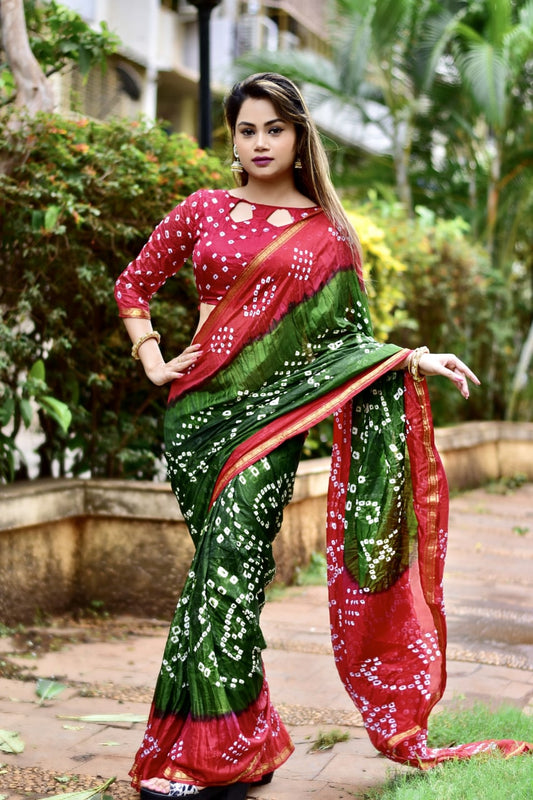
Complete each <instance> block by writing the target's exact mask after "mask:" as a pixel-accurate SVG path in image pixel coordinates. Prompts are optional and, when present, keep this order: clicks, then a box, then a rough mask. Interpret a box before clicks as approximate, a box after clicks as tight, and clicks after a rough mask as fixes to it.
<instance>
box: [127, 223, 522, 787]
mask: <svg viewBox="0 0 533 800" xmlns="http://www.w3.org/2000/svg"><path fill="white" fill-rule="evenodd" d="M302 231H305V242H306V250H305V253H306V258H307V259H308V260H312V261H313V270H309V272H308V274H307V273H306V279H305V280H302V279H301V274H300V273H298V271H297V270H296V269H293V267H294V263H295V256H294V251H296V250H297V248H296V247H294V246H293V238H294V236H296V233H300V234H302ZM341 244H342V243H340V244H339V240H338V237H336V234H335V232H334V231H333V232H332V228H331V226H330V227H327V224H326V223H325V218H324V217H323V215H318V216H313V217H311V218H309V219H308V220H306V221H305V227H304V225H303V224H302V223H301V222H300V223H297V224H295V225H294V226H292V228H289V229H288V230H287V231H285V232H284V234H283V236H280V239H279V241H278V242H277V246H270V247H269V248H267V250H265V252H263V253H262V254H260V255H261V257H258V258H257V259H255V260H254V262H253V264H252V268H248V269H247V270H246V273H245V274H244V275H243V277H242V279H241V280H238V281H236V283H235V287H234V288H232V289H231V290H230V291H229V292H228V294H227V295H226V296H225V297H224V299H223V300H222V301H221V303H220V304H219V305H218V306H217V307H216V308H215V310H214V311H213V312H212V314H211V316H210V317H209V319H208V321H207V323H206V325H205V326H204V327H203V328H202V329H201V331H200V333H199V335H198V336H197V337H196V339H195V341H196V342H197V343H199V344H200V345H201V347H202V351H203V352H204V357H203V358H202V360H201V361H200V362H199V363H198V366H195V367H193V368H191V369H190V371H189V373H188V374H187V375H185V376H184V378H182V379H180V380H179V381H175V382H174V384H173V386H172V389H171V392H170V397H169V407H168V410H167V415H166V419H165V442H166V450H167V460H168V472H169V478H170V480H171V483H172V487H173V489H174V492H175V494H176V497H177V499H178V501H179V504H180V507H181V510H182V513H183V516H184V519H185V521H186V522H187V525H188V527H189V530H190V533H191V536H192V539H193V541H194V544H195V548H196V551H195V556H194V560H193V562H192V564H191V568H190V571H189V575H188V578H187V581H186V584H185V587H184V589H183V592H182V595H181V597H180V600H179V602H178V605H177V608H176V614H175V617H174V620H173V622H172V624H171V627H170V633H169V638H168V642H167V646H166V650H165V654H164V658H163V664H162V668H161V672H160V676H159V680H158V683H157V686H156V690H155V695H154V701H153V704H152V709H151V713H150V719H149V723H148V727H147V730H146V734H145V738H144V741H143V744H142V746H141V748H140V750H139V752H138V754H137V757H136V761H135V765H134V767H133V769H132V772H131V774H132V778H133V781H132V782H133V784H134V785H136V786H138V785H139V781H140V780H141V779H142V778H148V777H153V776H161V777H167V778H170V779H173V780H182V781H185V782H190V783H196V784H198V785H209V784H224V783H232V782H235V781H249V780H255V779H257V778H260V777H261V776H262V775H263V774H264V773H266V772H269V771H271V770H272V769H275V768H276V767H278V766H279V765H280V764H282V763H283V762H284V761H285V760H286V759H287V758H288V757H289V755H290V753H291V752H292V744H291V742H290V738H289V736H288V734H287V731H286V729H285V728H284V726H283V724H282V722H281V721H280V719H279V716H278V714H277V712H276V711H275V709H274V708H273V706H272V705H271V703H270V698H269V693H268V684H267V681H266V678H265V675H264V669H263V662H262V657H261V653H262V650H263V648H264V647H265V641H264V639H263V636H262V633H261V629H260V625H259V618H260V612H261V608H262V605H263V603H264V597H265V595H264V590H265V587H266V585H267V584H268V583H269V581H270V580H271V579H272V577H273V574H274V563H273V559H272V542H273V540H274V537H275V536H276V534H277V532H278V530H279V528H280V525H281V521H282V517H283V509H284V507H285V505H286V503H287V502H288V501H289V499H290V497H291V494H292V489H293V483H294V477H295V473H296V468H297V464H298V460H299V456H300V451H301V447H302V442H303V439H304V437H305V433H306V431H307V430H308V429H309V428H310V427H311V426H312V425H314V424H316V423H317V422H319V421H320V420H322V419H324V418H325V417H327V416H329V415H330V414H332V413H334V414H335V426H334V428H335V436H334V446H333V454H332V465H331V476H330V489H329V497H328V513H327V554H328V584H329V593H330V619H331V631H332V643H333V650H334V655H335V660H336V664H337V667H338V670H339V674H340V677H341V679H342V681H343V683H344V685H345V687H346V689H347V691H348V692H349V694H350V696H351V697H352V699H353V700H354V702H355V704H356V705H357V707H358V708H359V710H360V711H361V713H362V715H363V719H364V722H365V726H366V729H367V731H368V733H369V736H370V738H371V740H372V742H373V743H374V745H375V746H376V747H377V748H378V749H379V750H380V751H381V752H383V753H384V754H385V755H387V756H388V757H389V758H391V759H393V760H396V761H399V762H402V763H409V764H413V765H415V766H419V767H421V768H427V767H429V766H433V765H434V764H436V763H437V762H438V761H440V760H444V759H446V758H454V757H464V756H469V755H471V754H472V753H474V752H479V751H481V750H486V749H491V748H493V747H495V746H497V747H500V749H502V750H503V751H504V752H518V751H520V750H527V749H531V746H530V745H526V744H523V743H516V742H512V743H505V742H499V743H494V742H481V743H475V744H472V745H464V746H461V747H457V748H448V749H441V750H432V749H430V748H428V746H427V720H428V716H429V713H430V711H431V709H432V708H433V707H434V705H435V703H436V702H437V701H438V700H439V699H440V697H441V696H442V693H443V690H444V686H445V681H446V670H445V647H446V626H445V618H444V608H443V598H442V573H443V567H444V557H445V551H446V537H447V513H448V493H447V486H446V478H445V475H444V471H443V468H442V464H441V462H440V459H439V457H438V454H437V452H436V450H435V446H434V442H433V430H432V426H431V416H430V411H429V401H428V396H427V391H426V388H425V384H423V383H417V384H415V383H414V382H413V381H412V380H411V379H410V378H409V377H408V376H404V372H403V371H399V372H398V371H396V367H397V366H398V365H399V364H400V363H401V362H403V361H404V360H405V357H406V354H407V351H405V350H402V349H401V348H398V347H396V346H394V345H388V344H387V345H384V344H380V343H379V342H377V341H375V340H374V338H373V337H372V330H371V325H370V321H369V314H368V308H367V304H366V298H365V296H364V294H363V293H362V291H361V287H360V282H359V277H358V275H357V273H356V272H355V271H354V270H353V269H352V268H351V267H347V266H346V263H345V261H344V260H343V258H342V257H340V255H339V253H344V254H345V248H344V249H343V248H342V246H341ZM299 246H301V244H300V245H299ZM291 265H292V266H291Z"/></svg>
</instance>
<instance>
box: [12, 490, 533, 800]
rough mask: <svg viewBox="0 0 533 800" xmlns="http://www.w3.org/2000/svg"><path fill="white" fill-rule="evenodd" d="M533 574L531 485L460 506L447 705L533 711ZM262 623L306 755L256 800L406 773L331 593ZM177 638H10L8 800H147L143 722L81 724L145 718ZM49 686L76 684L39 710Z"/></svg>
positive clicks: (357, 793) (308, 593) (38, 634)
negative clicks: (391, 752) (355, 691)
mask: <svg viewBox="0 0 533 800" xmlns="http://www.w3.org/2000/svg"><path fill="white" fill-rule="evenodd" d="M532 575H533V485H532V484H528V485H525V486H523V487H521V488H520V489H519V490H517V491H515V492H513V493H512V494H506V495H501V494H491V493H490V492H488V491H486V490H476V491H473V492H468V493H466V494H464V495H461V496H459V497H456V498H454V499H453V500H452V504H451V519H450V545H449V553H448V560H447V569H446V584H445V585H446V603H447V613H448V623H449V648H448V686H447V689H446V693H445V696H444V698H443V701H442V705H443V706H444V705H446V704H450V703H454V702H456V701H457V698H458V697H464V698H465V701H466V702H473V701H475V700H480V701H482V702H484V703H488V704H497V703H500V702H502V701H504V702H507V703H512V704H515V705H517V706H519V707H521V708H523V709H525V710H526V712H527V713H533V625H532V621H533V605H532V601H531V596H532V595H531V588H532V578H531V576H532ZM263 627H264V632H265V636H266V639H267V641H268V643H269V647H268V649H267V651H266V652H265V662H266V669H267V674H268V679H269V684H270V689H271V694H272V697H273V698H274V700H275V703H276V706H277V707H278V709H279V710H280V712H281V713H282V716H283V718H284V720H285V721H286V723H287V725H288V727H289V729H290V731H291V735H292V737H293V740H294V743H295V746H296V751H295V753H294V755H293V756H292V757H291V758H290V759H289V761H288V762H287V764H285V765H284V766H283V767H282V768H281V769H280V770H279V771H278V772H277V773H276V777H275V779H274V781H273V783H272V784H270V785H269V786H265V787H261V788H256V789H253V790H252V791H250V795H249V796H250V798H257V800H259V799H260V798H261V800H295V798H297V800H311V798H318V797H320V800H349V799H350V800H354V798H361V797H362V796H363V793H364V791H365V790H366V789H368V788H369V787H371V786H379V785H381V784H382V783H383V782H385V780H387V779H388V778H389V777H391V776H392V775H393V774H394V773H395V771H398V770H405V769H406V768H404V767H398V766H396V765H394V764H392V763H391V762H389V761H387V760H386V759H385V758H383V757H382V756H380V755H378V754H377V753H376V751H375V750H374V748H373V747H372V746H371V745H370V742H369V740H368V737H367V735H366V733H365V731H364V729H363V728H362V727H361V719H360V716H359V714H358V712H357V711H356V710H355V709H354V706H353V705H352V703H351V701H350V700H349V698H348V695H347V694H346V693H345V691H344V689H343V687H342V685H341V683H340V681H339V678H338V676H337V672H336V669H335V665H334V662H333V657H332V655H331V647H330V643H329V622H328V611H327V600H326V589H325V587H321V586H319V587H316V586H314V587H293V588H291V589H289V590H287V591H286V592H284V593H283V594H282V596H281V599H278V600H271V601H269V602H268V603H267V605H266V607H265V610H264V614H263ZM166 628H167V623H166V622H165V623H162V622H160V621H151V620H136V619H128V618H125V617H122V618H120V619H116V620H108V621H102V622H99V623H98V622H94V623H86V624H84V625H82V624H79V625H72V624H71V625H70V626H69V627H65V625H63V626H61V623H60V621H57V624H56V627H55V628H43V629H36V630H32V631H30V632H28V631H25V632H20V633H18V634H16V635H15V636H14V637H2V638H0V667H1V668H2V669H1V670H0V675H3V676H4V677H0V720H1V722H0V728H2V729H6V730H9V731H17V732H18V733H19V734H20V736H21V738H22V740H23V741H24V743H25V748H24V750H23V752H21V753H19V754H4V753H1V752H0V764H1V765H2V766H1V767H0V797H1V796H5V797H6V798H9V800H22V799H23V798H25V800H28V798H30V800H34V799H36V798H44V797H47V796H50V795H52V794H58V793H60V792H63V791H65V792H66V791H75V790H77V789H82V788H87V787H89V786H97V785H98V784H99V783H102V782H103V780H105V779H107V778H109V777H111V776H116V778H117V782H116V783H115V784H114V785H113V786H112V787H111V788H110V789H109V791H108V794H109V795H110V796H112V797H113V800H136V799H137V798H138V795H137V793H135V792H133V790H132V789H131V788H130V787H129V784H128V779H127V773H128V769H129V767H130V763H131V759H132V754H133V753H134V751H135V750H136V749H137V747H138V745H139V743H140V738H141V735H142V730H143V725H142V724H141V723H140V722H121V723H116V722H109V723H108V724H95V723H91V722H87V721H85V722H81V721H79V720H76V719H73V718H75V717H79V716H85V715H94V714H99V715H101V714H112V715H116V714H133V715H136V716H137V717H144V716H146V714H147V712H148V706H149V703H150V699H151V693H152V687H153V685H154V683H155V679H156V675H157V672H158V669H159V665H160V659H161V654H162V650H163V646H164V642H165V638H166ZM32 637H33V639H32ZM28 638H29V639H30V641H32V644H29V642H28ZM58 647H59V649H54V648H58ZM21 648H22V649H23V651H24V652H23V653H21ZM38 678H47V679H55V680H58V681H62V682H64V683H65V684H66V687H67V688H66V689H65V690H64V691H63V692H61V694H59V695H58V696H57V697H56V698H54V699H51V700H47V701H45V702H39V698H38V697H37V695H36V692H35V687H36V682H37V679H38ZM332 729H337V730H339V731H341V732H347V733H348V734H349V738H348V740H347V741H342V742H337V743H336V744H335V745H334V747H333V748H332V749H330V750H323V751H319V752H310V748H311V744H312V743H313V742H314V741H315V740H316V738H317V736H318V735H319V733H325V732H330V731H331V730H332Z"/></svg>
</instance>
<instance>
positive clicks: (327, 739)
mask: <svg viewBox="0 0 533 800" xmlns="http://www.w3.org/2000/svg"><path fill="white" fill-rule="evenodd" d="M349 738H350V734H349V733H348V732H347V731H339V730H337V728H334V729H333V730H331V731H326V732H324V731H319V733H318V736H317V737H316V739H315V741H314V742H313V744H312V745H311V747H310V748H309V751H308V752H309V753H314V752H316V751H318V750H331V748H332V747H334V746H335V745H336V744H337V742H347V741H348V740H349Z"/></svg>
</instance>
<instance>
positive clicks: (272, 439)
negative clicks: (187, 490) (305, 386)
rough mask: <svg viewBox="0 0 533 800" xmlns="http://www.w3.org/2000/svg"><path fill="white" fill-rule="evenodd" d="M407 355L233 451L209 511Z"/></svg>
mask: <svg viewBox="0 0 533 800" xmlns="http://www.w3.org/2000/svg"><path fill="white" fill-rule="evenodd" d="M409 353H410V350H406V349H402V350H399V351H398V352H397V353H395V354H394V355H393V356H389V357H388V358H386V359H384V360H383V361H380V362H379V363H378V364H375V365H374V366H372V367H370V368H368V369H366V370H365V371H364V372H362V373H361V374H360V375H357V376H356V377H355V378H352V379H351V380H349V381H347V382H346V383H345V384H343V385H342V386H340V387H338V388H337V389H333V390H331V391H330V392H327V393H326V394H325V395H324V396H323V397H320V398H318V399H317V400H315V401H313V402H311V403H309V404H308V405H306V406H304V407H303V408H298V409H294V410H293V411H290V412H288V413H287V414H284V415H283V416H281V417H278V418H277V419H275V420H273V421H272V422H271V423H270V424H268V425H265V427H264V428H262V429H261V430H260V431H258V432H257V433H256V434H254V436H252V437H250V438H249V439H247V440H246V441H245V442H243V443H242V444H240V445H239V446H238V447H236V448H235V450H234V451H233V453H232V454H231V456H230V457H229V458H228V460H227V461H226V463H225V465H224V467H223V468H222V470H221V471H220V474H219V476H218V478H217V481H216V483H215V486H214V488H213V494H212V497H211V502H210V505H209V507H210V508H211V506H212V505H213V503H214V502H215V501H216V499H217V497H218V496H219V495H220V493H221V492H222V491H223V489H224V488H225V487H226V486H227V485H228V483H229V482H230V481H231V480H233V478H235V477H236V476H237V475H238V474H239V473H240V472H242V471H243V470H245V469H246V468H247V467H249V466H251V465H252V464H254V463H255V462H256V461H258V460H259V459H260V458H263V457H264V456H266V455H268V453H270V452H272V450H274V449H275V448H276V447H277V446H278V445H280V444H282V442H284V441H286V440H287V439H290V438H291V437H293V436H297V435H298V434H299V433H305V432H306V431H307V430H309V428H310V427H312V426H313V425H316V424H317V423H318V422H320V421H321V420H323V419H325V417H327V416H329V415H330V414H332V413H333V412H334V411H336V410H337V409H339V408H341V407H342V406H343V405H344V404H345V403H346V402H348V400H351V398H352V397H354V396H355V395H356V394H359V392H361V391H363V389H366V388H367V387H368V386H370V384H372V383H374V381H376V380H377V379H378V378H381V377H382V376H383V375H385V374H386V373H387V372H390V371H391V370H393V369H394V368H395V367H397V366H398V364H401V362H402V361H405V358H406V357H407V355H408V354H409Z"/></svg>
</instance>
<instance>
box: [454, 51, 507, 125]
mask: <svg viewBox="0 0 533 800" xmlns="http://www.w3.org/2000/svg"><path fill="white" fill-rule="evenodd" d="M457 64H458V67H459V70H460V71H461V74H462V75H463V77H464V80H465V82H466V83H467V84H468V86H469V88H470V91H471V93H472V97H473V98H474V99H475V101H476V103H477V105H478V106H479V108H480V109H481V110H482V111H483V113H484V114H485V116H486V118H487V121H488V122H489V124H491V125H494V126H495V127H496V128H501V127H502V126H503V125H504V123H505V114H506V86H507V77H508V70H507V64H506V63H505V60H504V59H503V58H502V57H501V55H500V53H498V52H497V51H496V50H495V49H494V48H493V47H492V46H491V45H490V44H487V43H486V42H483V43H482V44H473V45H471V47H470V48H469V50H468V52H466V53H462V54H461V55H459V56H458V57H457Z"/></svg>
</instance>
